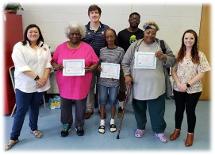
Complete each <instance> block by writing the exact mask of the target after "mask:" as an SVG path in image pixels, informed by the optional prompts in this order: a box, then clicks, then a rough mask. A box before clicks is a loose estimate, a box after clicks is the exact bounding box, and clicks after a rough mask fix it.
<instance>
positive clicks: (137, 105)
mask: <svg viewBox="0 0 215 155" xmlns="http://www.w3.org/2000/svg"><path fill="white" fill-rule="evenodd" d="M132 105H133V108H134V114H135V119H136V121H137V128H138V129H142V130H145V125H146V122H147V118H146V110H147V107H148V110H149V115H150V119H151V126H152V130H153V131H154V132H155V133H163V132H164V130H165V128H166V122H165V120H164V112H165V95H161V96H159V97H158V98H156V99H152V100H137V99H133V103H132Z"/></svg>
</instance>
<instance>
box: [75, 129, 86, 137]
mask: <svg viewBox="0 0 215 155" xmlns="http://www.w3.org/2000/svg"><path fill="white" fill-rule="evenodd" d="M75 129H76V133H77V135H78V136H83V135H84V129H83V128H82V127H77V128H75Z"/></svg>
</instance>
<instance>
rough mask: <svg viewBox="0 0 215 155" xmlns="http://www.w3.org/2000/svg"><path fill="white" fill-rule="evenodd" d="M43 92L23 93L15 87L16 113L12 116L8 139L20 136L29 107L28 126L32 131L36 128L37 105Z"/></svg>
mask: <svg viewBox="0 0 215 155" xmlns="http://www.w3.org/2000/svg"><path fill="white" fill-rule="evenodd" d="M42 97H43V93H42V92H41V93H38V92H34V93H25V92H22V91H20V90H19V89H16V113H15V116H14V121H13V127H12V132H11V135H10V139H12V140H17V139H18V137H19V136H20V132H21V129H22V125H23V122H24V120H25V115H26V112H27V111H28V109H29V126H30V128H31V130H32V131H34V130H37V122H38V115H39V106H40V103H41V101H42Z"/></svg>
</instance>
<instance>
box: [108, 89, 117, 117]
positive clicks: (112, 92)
mask: <svg viewBox="0 0 215 155" xmlns="http://www.w3.org/2000/svg"><path fill="white" fill-rule="evenodd" d="M118 91H119V87H110V88H109V101H110V104H111V118H112V119H114V117H115V113H116V104H117V94H118Z"/></svg>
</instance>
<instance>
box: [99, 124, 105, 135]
mask: <svg viewBox="0 0 215 155" xmlns="http://www.w3.org/2000/svg"><path fill="white" fill-rule="evenodd" d="M99 133H101V134H104V133H105V126H104V125H100V126H99Z"/></svg>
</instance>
